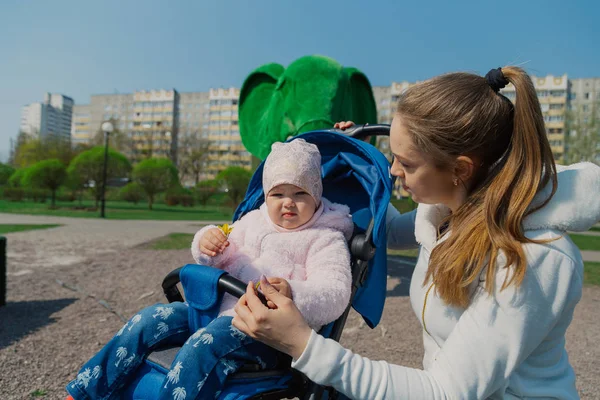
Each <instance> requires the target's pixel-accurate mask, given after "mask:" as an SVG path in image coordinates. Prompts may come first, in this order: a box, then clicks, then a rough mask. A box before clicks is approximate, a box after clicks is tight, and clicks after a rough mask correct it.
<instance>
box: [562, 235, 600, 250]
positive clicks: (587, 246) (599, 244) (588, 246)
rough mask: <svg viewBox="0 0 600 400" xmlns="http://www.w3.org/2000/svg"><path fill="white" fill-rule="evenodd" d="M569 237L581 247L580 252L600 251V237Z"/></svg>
mask: <svg viewBox="0 0 600 400" xmlns="http://www.w3.org/2000/svg"><path fill="white" fill-rule="evenodd" d="M569 237H570V238H571V240H573V242H574V243H575V244H576V245H577V247H579V250H592V251H600V236H591V235H575V234H573V235H569Z"/></svg>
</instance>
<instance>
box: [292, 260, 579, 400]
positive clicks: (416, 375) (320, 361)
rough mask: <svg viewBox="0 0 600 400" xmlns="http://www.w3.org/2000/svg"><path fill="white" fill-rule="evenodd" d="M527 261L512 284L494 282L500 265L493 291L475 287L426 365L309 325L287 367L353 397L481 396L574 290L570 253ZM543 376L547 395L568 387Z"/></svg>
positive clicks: (503, 379)
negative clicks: (393, 359) (374, 355)
mask: <svg viewBox="0 0 600 400" xmlns="http://www.w3.org/2000/svg"><path fill="white" fill-rule="evenodd" d="M527 268H528V270H529V272H528V274H527V275H526V278H525V279H524V281H523V282H522V284H521V285H520V286H519V287H515V286H514V285H511V286H509V287H507V288H505V289H504V290H501V286H502V283H503V277H502V276H501V275H502V273H505V271H506V269H505V268H503V269H502V272H500V273H499V274H498V275H497V279H496V288H495V290H494V293H493V295H491V296H490V295H489V294H488V293H487V292H486V291H485V289H484V288H483V287H481V286H479V287H478V288H477V291H476V293H475V295H474V298H473V300H472V303H471V304H470V305H469V307H468V308H467V309H466V310H465V312H464V313H463V315H462V316H461V318H460V320H459V321H458V323H457V324H456V326H455V327H454V329H453V330H452V332H451V334H450V336H449V337H448V339H447V340H446V341H445V342H444V344H443V346H442V347H441V348H440V350H439V351H438V353H437V354H436V356H435V360H434V361H433V363H432V365H431V367H430V368H428V370H426V371H423V370H419V369H414V368H407V367H402V366H399V365H392V364H389V363H387V362H385V361H372V360H369V359H367V358H365V357H361V356H359V355H356V354H353V353H352V352H351V351H350V350H347V349H344V348H343V347H342V346H341V345H340V344H339V343H337V342H335V341H333V340H330V339H325V338H323V337H322V336H319V335H318V334H316V333H315V332H314V331H313V333H312V334H311V337H310V340H309V342H308V345H307V347H306V349H305V350H304V352H303V354H302V355H301V356H300V357H299V358H298V360H295V361H294V362H293V363H292V367H293V368H295V369H297V370H299V371H301V372H303V373H304V374H306V375H307V376H308V377H309V378H310V379H311V380H313V381H314V382H316V383H318V384H321V385H325V386H333V387H334V388H336V389H337V390H339V391H341V392H342V393H344V394H345V395H347V396H349V397H351V398H356V399H404V398H419V399H458V398H464V399H467V398H468V399H483V398H488V397H489V396H490V395H492V394H493V393H494V392H495V391H497V390H499V389H501V388H502V387H504V386H505V385H506V383H507V382H508V380H509V378H510V376H511V375H512V373H513V372H514V371H515V370H516V369H517V368H518V367H519V366H521V365H522V362H523V360H525V359H526V358H527V357H528V356H529V355H530V354H531V353H532V352H533V351H534V350H535V349H536V348H537V347H538V346H539V345H540V343H542V342H543V341H544V340H545V338H546V337H547V335H548V333H549V332H550V331H551V330H552V329H553V328H554V327H555V326H556V324H557V321H559V319H560V318H561V316H562V315H563V313H565V314H567V313H571V314H572V312H573V309H574V308H575V304H576V303H577V302H578V301H579V299H580V298H581V291H582V282H581V276H580V272H578V271H580V270H581V268H582V266H581V265H579V266H578V265H576V263H575V262H574V261H573V260H572V259H570V258H569V257H566V256H563V255H557V254H556V253H554V254H550V253H548V254H545V255H544V256H542V257H538V259H537V263H536V265H528V267H527ZM567 316H568V314H567ZM562 318H563V320H564V319H565V318H567V317H566V316H562ZM569 320H570V317H569ZM530 372H532V373H535V371H533V370H532V371H530ZM542 381H543V382H544V385H546V389H547V392H549V393H553V396H552V397H554V396H556V397H557V398H570V397H571V396H570V394H572V391H573V390H575V389H574V388H572V387H569V385H568V384H567V385H565V384H564V382H560V383H559V384H557V385H552V381H551V380H545V381H544V380H543V379H541V381H540V382H542ZM573 381H574V378H573ZM548 385H550V387H548ZM540 397H546V396H543V395H542V396H540Z"/></svg>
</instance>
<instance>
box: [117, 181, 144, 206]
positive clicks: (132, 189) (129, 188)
mask: <svg viewBox="0 0 600 400" xmlns="http://www.w3.org/2000/svg"><path fill="white" fill-rule="evenodd" d="M119 198H120V199H122V200H125V201H128V202H131V203H133V204H137V203H138V202H139V201H140V200H143V199H144V189H143V188H142V187H141V186H140V184H139V183H137V182H131V183H128V184H127V185H125V186H123V187H122V188H121V190H119Z"/></svg>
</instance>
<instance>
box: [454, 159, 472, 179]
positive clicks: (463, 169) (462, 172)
mask: <svg viewBox="0 0 600 400" xmlns="http://www.w3.org/2000/svg"><path fill="white" fill-rule="evenodd" d="M454 176H455V177H456V178H458V180H459V181H462V182H463V183H465V184H467V183H468V182H469V181H471V179H473V177H474V176H475V162H474V160H473V159H472V158H471V157H469V156H458V157H457V158H456V162H455V164H454Z"/></svg>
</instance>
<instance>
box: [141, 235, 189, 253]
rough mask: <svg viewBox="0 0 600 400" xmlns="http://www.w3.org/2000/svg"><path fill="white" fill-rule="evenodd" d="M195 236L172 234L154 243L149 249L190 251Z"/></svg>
mask: <svg viewBox="0 0 600 400" xmlns="http://www.w3.org/2000/svg"><path fill="white" fill-rule="evenodd" d="M193 238H194V235H193V234H191V233H171V234H169V235H167V236H163V237H161V238H159V239H156V240H155V241H152V242H151V243H150V245H149V248H150V249H152V250H182V249H189V248H190V245H191V244H192V239H193Z"/></svg>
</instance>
